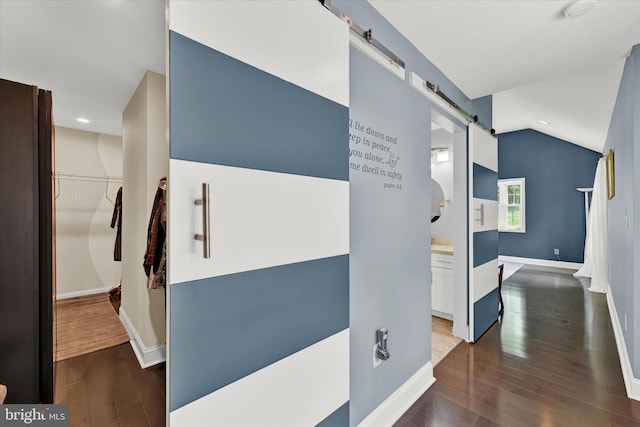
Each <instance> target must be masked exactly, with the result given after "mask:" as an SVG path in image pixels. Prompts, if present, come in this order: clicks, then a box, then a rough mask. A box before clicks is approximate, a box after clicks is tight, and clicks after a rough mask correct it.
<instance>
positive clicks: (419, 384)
mask: <svg viewBox="0 0 640 427" xmlns="http://www.w3.org/2000/svg"><path fill="white" fill-rule="evenodd" d="M435 382H436V379H435V378H434V377H433V365H432V363H431V361H429V362H428V363H427V364H426V365H424V366H423V367H422V368H420V369H418V372H416V373H415V374H413V375H412V376H411V378H409V379H408V380H407V381H406V382H405V383H404V384H402V385H401V386H400V387H398V389H397V390H396V391H394V392H393V393H392V394H391V396H389V397H388V398H387V400H385V401H384V402H382V403H381V404H380V405H379V406H378V407H377V408H376V409H374V410H373V411H372V412H371V413H370V414H369V415H368V416H367V418H365V419H364V420H362V422H361V423H360V424H358V427H375V426H383V425H385V426H386V425H388V426H390V425H392V424H393V423H395V422H396V421H398V420H399V419H400V417H401V416H402V414H404V413H405V412H406V411H407V409H409V408H410V407H411V405H413V404H414V403H415V402H416V400H418V399H419V398H420V396H422V394H423V393H424V392H425V391H427V390H428V389H429V387H431V386H432V385H433V383H435Z"/></svg>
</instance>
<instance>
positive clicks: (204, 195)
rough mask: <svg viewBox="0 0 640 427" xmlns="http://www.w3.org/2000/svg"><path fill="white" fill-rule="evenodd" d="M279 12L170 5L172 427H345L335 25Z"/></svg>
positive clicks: (282, 8)
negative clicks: (328, 424)
mask: <svg viewBox="0 0 640 427" xmlns="http://www.w3.org/2000/svg"><path fill="white" fill-rule="evenodd" d="M284 3H286V4H284ZM284 3H281V4H278V3H272V2H251V4H250V5H249V4H247V3H244V2H237V1H233V2H222V1H219V2H185V1H171V2H170V4H169V5H170V35H169V52H170V53H169V99H170V112H171V115H170V136H171V142H170V167H169V190H168V191H169V216H168V222H169V283H170V286H169V290H168V296H169V298H168V300H169V328H168V331H169V335H168V348H169V358H168V362H169V363H168V370H169V372H168V376H169V393H168V396H167V400H168V405H169V411H170V415H169V417H170V422H171V424H172V425H173V424H175V425H281V426H286V425H317V424H319V423H321V422H323V421H324V420H325V419H331V420H335V419H336V418H337V419H339V420H340V422H339V424H341V425H348V415H349V411H348V401H349V181H348V179H349V169H348V168H349V165H348V118H349V111H348V49H349V41H348V27H347V26H346V25H344V24H343V23H342V22H341V21H340V20H338V19H336V18H335V16H333V15H332V14H331V13H330V12H329V11H327V10H326V9H324V8H323V7H322V5H321V4H320V3H318V2H284ZM233 16H241V17H242V25H238V23H237V20H235V19H230V17H233ZM291 34H306V36H305V37H300V38H299V37H291ZM327 71H330V72H327ZM196 200H197V202H196ZM196 236H197V237H196ZM205 248H206V250H205ZM246 402H251V408H250V410H248V409H247V406H246Z"/></svg>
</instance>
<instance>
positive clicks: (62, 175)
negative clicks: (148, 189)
mask: <svg viewBox="0 0 640 427" xmlns="http://www.w3.org/2000/svg"><path fill="white" fill-rule="evenodd" d="M54 178H56V179H68V180H72V181H95V182H122V177H121V176H107V175H78V174H72V173H55V174H54Z"/></svg>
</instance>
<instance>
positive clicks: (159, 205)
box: [142, 178, 167, 289]
mask: <svg viewBox="0 0 640 427" xmlns="http://www.w3.org/2000/svg"><path fill="white" fill-rule="evenodd" d="M166 194H167V180H166V178H162V179H161V180H160V181H159V182H158V190H157V191H156V195H155V198H154V200H153V208H152V209H151V216H150V217H149V227H148V228H147V249H146V251H145V254H144V262H143V263H142V265H143V267H144V272H145V274H146V275H147V278H148V279H149V280H148V281H147V287H148V288H152V289H155V288H164V287H165V276H166V227H167V211H166Z"/></svg>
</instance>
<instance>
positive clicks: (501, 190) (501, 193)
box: [498, 177, 527, 233]
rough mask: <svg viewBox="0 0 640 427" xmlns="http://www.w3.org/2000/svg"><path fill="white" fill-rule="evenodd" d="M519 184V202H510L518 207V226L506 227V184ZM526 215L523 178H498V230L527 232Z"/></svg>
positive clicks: (507, 205)
mask: <svg viewBox="0 0 640 427" xmlns="http://www.w3.org/2000/svg"><path fill="white" fill-rule="evenodd" d="M514 184H516V185H520V203H519V204H512V206H519V207H520V227H507V226H506V223H507V212H508V207H509V204H508V203H507V202H508V194H507V186H509V185H514ZM526 219H527V216H526V205H525V179H524V177H523V178H509V179H499V180H498V231H499V232H501V233H526V232H527V227H526V225H527V221H526Z"/></svg>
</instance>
